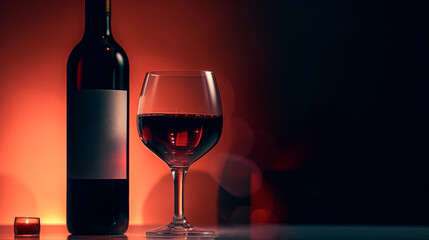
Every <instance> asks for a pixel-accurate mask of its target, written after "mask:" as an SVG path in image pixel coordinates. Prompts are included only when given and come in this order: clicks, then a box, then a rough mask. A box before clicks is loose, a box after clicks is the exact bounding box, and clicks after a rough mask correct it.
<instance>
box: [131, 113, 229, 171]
mask: <svg viewBox="0 0 429 240" xmlns="http://www.w3.org/2000/svg"><path fill="white" fill-rule="evenodd" d="M137 127H138V131H139V136H140V139H141V140H142V141H143V143H144V144H145V145H146V146H147V147H148V148H149V149H150V150H151V151H152V152H154V153H155V154H156V155H157V156H158V157H159V158H161V159H162V160H164V161H165V162H166V163H167V164H168V165H169V166H176V167H180V166H183V167H185V166H190V165H191V164H192V163H193V162H194V161H196V160H197V159H199V158H200V157H202V156H203V155H204V154H205V153H207V152H208V151H209V150H210V149H212V148H213V147H214V146H215V145H216V143H217V141H218V140H219V138H220V134H221V132H222V116H220V115H193V114H139V115H138V116H137Z"/></svg>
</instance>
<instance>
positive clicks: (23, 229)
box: [13, 217, 40, 237]
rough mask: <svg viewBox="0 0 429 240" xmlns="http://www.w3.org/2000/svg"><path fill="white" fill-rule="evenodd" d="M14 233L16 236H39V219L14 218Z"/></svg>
mask: <svg viewBox="0 0 429 240" xmlns="http://www.w3.org/2000/svg"><path fill="white" fill-rule="evenodd" d="M13 228H14V231H15V235H16V236H28V237H32V236H39V233H40V218H36V217H15V225H14V227H13Z"/></svg>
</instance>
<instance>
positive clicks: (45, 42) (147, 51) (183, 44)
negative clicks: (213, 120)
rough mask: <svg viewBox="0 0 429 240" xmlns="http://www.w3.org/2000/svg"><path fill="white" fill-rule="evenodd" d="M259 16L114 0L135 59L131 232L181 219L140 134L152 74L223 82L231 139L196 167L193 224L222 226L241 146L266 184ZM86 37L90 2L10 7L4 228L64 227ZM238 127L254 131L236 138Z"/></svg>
mask: <svg viewBox="0 0 429 240" xmlns="http://www.w3.org/2000/svg"><path fill="white" fill-rule="evenodd" d="M258 11H260V9H259V7H258V6H256V5H255V4H253V5H252V3H246V4H242V3H239V1H199V0H193V1H175V0H169V1H141V0H127V1H119V0H113V1H112V30H113V35H114V37H115V39H116V40H117V41H118V42H119V43H120V44H121V45H122V46H123V48H124V49H125V51H126V52H127V54H128V57H129V60H130V82H131V83H130V186H131V188H130V209H131V213H130V214H131V219H130V220H131V224H141V223H145V224H152V223H167V222H168V221H169V220H170V219H171V214H172V181H171V177H170V173H169V169H168V167H167V166H166V165H165V164H164V163H163V162H162V161H160V160H159V159H157V158H156V157H155V156H154V155H153V154H152V153H150V152H149V150H147V149H146V147H145V146H144V145H143V144H142V143H141V142H140V140H139V138H138V136H137V130H136V123H135V117H136V111H137V102H138V97H139V92H140V88H141V84H142V82H143V77H144V75H145V73H146V72H147V71H152V70H188V69H190V70H192V69H203V70H211V71H213V72H214V73H215V74H216V77H217V80H218V84H219V88H220V91H221V98H222V101H223V110H224V115H225V117H224V119H225V120H224V131H223V134H222V139H221V140H220V142H219V143H218V145H217V146H216V148H215V149H213V151H211V152H210V153H209V154H207V155H206V156H205V157H204V158H203V159H201V160H200V161H198V162H197V163H195V164H194V165H193V166H192V168H191V169H190V173H189V175H188V179H187V188H186V189H187V195H186V203H187V204H186V210H187V215H188V219H189V220H191V221H192V222H195V223H199V224H215V223H216V222H217V216H216V214H217V193H218V187H219V186H218V183H219V176H220V169H221V168H222V164H223V161H224V160H225V159H226V158H227V157H228V156H229V154H230V149H231V146H232V145H233V142H234V141H236V142H237V141H238V142H240V144H238V145H236V147H237V146H239V148H240V149H238V150H236V151H238V153H239V154H240V155H239V157H237V158H239V161H241V163H242V164H244V165H246V164H247V165H248V166H251V167H250V168H249V169H253V170H251V172H252V171H255V173H256V177H254V179H256V180H255V181H256V185H255V186H260V180H261V178H260V175H258V172H259V170H258V169H257V168H256V167H255V166H254V165H253V164H251V163H250V162H249V161H248V160H246V158H245V157H246V155H248V154H249V152H250V148H251V146H252V144H253V138H254V136H253V132H252V130H251V128H250V125H249V123H248V121H249V119H245V115H246V113H248V116H250V115H251V114H252V111H253V109H254V107H252V105H255V104H257V103H258V102H259V101H260V99H261V98H264V97H265V95H264V94H263V91H262V90H263V86H259V87H256V88H255V86H250V87H246V85H247V84H258V85H259V83H258V79H260V81H264V80H265V79H264V70H266V69H267V68H266V66H268V65H269V60H268V59H267V53H266V51H268V50H269V49H268V48H267V44H268V43H267V42H266V39H265V38H264V37H262V36H261V34H260V32H259V30H260V29H262V28H263V27H264V26H260V25H259V26H258V25H255V23H256V20H254V19H255V16H257V15H258V14H257V13H258ZM83 31H84V1H83V0H80V1H57V0H40V1H32V0H17V1H0V33H1V38H0V79H1V80H0V116H1V118H0V132H1V134H0V224H11V223H12V221H13V219H14V217H15V216H37V217H40V218H41V219H42V223H65V214H66V211H65V206H66V175H65V174H66V152H65V151H66V136H65V133H66V130H65V128H66V118H65V116H66V109H65V107H66V95H65V94H66V62H67V58H68V54H69V53H70V51H71V49H72V48H73V47H74V46H75V45H76V44H77V43H78V41H79V40H80V38H81V36H82V34H83ZM257 88H259V89H258V90H257V91H256V89H257ZM266 110H267V111H269V108H267V109H266ZM268 113H269V112H258V114H268ZM252 121H255V120H252ZM233 129H236V131H237V129H239V130H238V132H240V131H241V130H243V132H246V133H245V134H244V135H243V134H241V136H240V135H239V134H237V136H236V137H235V138H234V134H233ZM238 138H241V139H242V140H239V139H238ZM240 151H241V152H240ZM237 156H238V155H237ZM246 174H247V175H246V176H249V174H248V173H246ZM235 181H236V180H235ZM254 190H255V189H254ZM245 194H246V193H245Z"/></svg>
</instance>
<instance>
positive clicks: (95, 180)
mask: <svg viewBox="0 0 429 240" xmlns="http://www.w3.org/2000/svg"><path fill="white" fill-rule="evenodd" d="M128 89H129V63H128V58H127V56H126V54H125V52H124V50H123V49H122V47H121V46H119V44H118V43H116V42H115V40H114V39H113V36H112V32H111V30H110V0H86V1H85V32H84V35H83V38H82V40H81V41H80V42H79V43H78V44H77V45H76V47H75V48H74V49H73V50H72V52H71V53H70V56H69V59H68V62H67V228H68V230H69V232H70V233H72V234H77V235H81V234H85V235H86V234H123V233H125V231H126V230H127V228H128V217H129V178H128V157H129V153H128V144H129V143H128V128H129V126H128V111H129V108H128V105H129V92H128Z"/></svg>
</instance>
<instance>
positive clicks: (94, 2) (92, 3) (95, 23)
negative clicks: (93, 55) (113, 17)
mask: <svg viewBox="0 0 429 240" xmlns="http://www.w3.org/2000/svg"><path fill="white" fill-rule="evenodd" d="M111 34H112V32H111V30H110V0H85V35H87V36H89V35H93V36H111Z"/></svg>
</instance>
